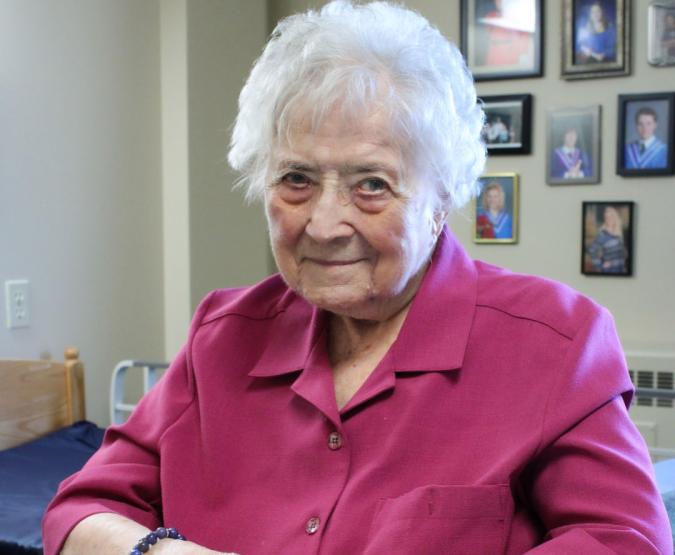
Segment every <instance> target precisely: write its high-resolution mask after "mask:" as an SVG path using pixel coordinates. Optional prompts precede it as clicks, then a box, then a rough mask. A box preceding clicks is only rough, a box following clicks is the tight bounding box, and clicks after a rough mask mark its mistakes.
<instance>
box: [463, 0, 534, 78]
mask: <svg viewBox="0 0 675 555" xmlns="http://www.w3.org/2000/svg"><path fill="white" fill-rule="evenodd" d="M460 6H461V14H462V26H461V44H462V51H463V53H464V56H465V57H466V61H467V64H468V66H469V69H470V70H471V72H472V73H473V75H474V78H475V79H476V81H488V80H493V79H516V78H520V77H538V76H541V75H542V54H541V53H542V31H541V30H542V19H543V6H544V2H543V0H461V4H460Z"/></svg>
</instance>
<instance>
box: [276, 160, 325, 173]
mask: <svg viewBox="0 0 675 555" xmlns="http://www.w3.org/2000/svg"><path fill="white" fill-rule="evenodd" d="M277 168H278V169H289V170H294V171H298V172H316V171H318V168H317V167H316V166H312V165H310V164H308V163H306V162H298V161H297V160H280V161H279V163H278V164H277Z"/></svg>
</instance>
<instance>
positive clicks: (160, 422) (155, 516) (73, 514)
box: [42, 301, 208, 555]
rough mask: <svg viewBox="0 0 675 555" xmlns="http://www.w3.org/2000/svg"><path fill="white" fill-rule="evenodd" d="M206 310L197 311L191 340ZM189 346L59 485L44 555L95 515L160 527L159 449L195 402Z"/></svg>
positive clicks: (45, 529) (47, 521) (45, 530)
mask: <svg viewBox="0 0 675 555" xmlns="http://www.w3.org/2000/svg"><path fill="white" fill-rule="evenodd" d="M207 304H208V303H207V301H204V302H203V303H202V305H201V306H200V308H199V309H198V310H197V315H196V316H195V319H194V321H193V324H192V327H191V333H190V335H191V336H192V335H193V334H194V331H195V329H196V327H197V325H198V322H199V320H200V319H199V314H200V312H202V310H203V306H204V305H207ZM189 345H190V340H188V346H187V347H185V348H183V349H181V351H180V352H179V353H178V355H177V356H176V357H175V359H174V361H173V362H172V364H171V366H170V367H169V369H168V370H167V372H166V374H165V375H164V376H163V377H162V379H161V380H159V382H158V383H157V384H156V385H155V387H153V389H152V390H151V391H150V392H149V393H148V394H147V395H145V397H143V399H142V400H141V402H140V403H139V404H138V407H137V408H136V409H135V410H134V412H133V413H132V415H131V416H130V417H129V419H128V420H127V422H126V423H124V424H122V425H120V426H111V427H109V428H108V429H107V431H106V434H105V436H104V439H103V444H102V446H101V448H100V449H99V450H98V451H97V452H96V453H95V454H94V455H93V456H92V457H91V459H89V461H88V462H87V464H86V465H85V466H84V467H83V468H82V469H81V470H80V471H79V472H77V473H76V474H73V475H72V476H70V477H69V478H67V479H66V480H64V481H63V482H62V483H61V485H60V486H59V489H58V492H57V494H56V496H55V497H54V499H53V500H52V501H51V503H50V504H49V507H48V508H47V511H46V513H45V516H44V519H43V522H42V535H43V544H44V553H45V555H57V554H58V553H59V551H60V550H61V548H62V547H63V543H64V542H65V540H66V537H67V536H68V534H69V533H70V531H71V530H72V529H73V528H74V527H75V525H76V524H77V523H78V522H80V521H81V520H82V519H84V518H86V517H87V516H90V515H93V514H96V513H108V512H112V513H117V514H119V515H122V516H125V517H127V518H129V519H131V520H134V521H136V522H138V523H139V524H142V525H143V526H146V527H147V528H150V529H153V528H155V527H157V526H159V525H160V524H161V522H162V506H161V491H160V454H159V453H160V448H159V447H160V443H161V440H162V437H163V436H164V434H165V433H166V431H167V430H168V429H169V428H170V427H171V426H173V425H174V424H175V423H176V422H177V421H178V420H179V419H180V418H181V416H182V415H183V414H184V413H185V412H186V410H187V409H188V408H189V407H190V405H191V403H192V401H193V398H194V383H193V377H192V373H191V371H190V368H191V364H190V356H189Z"/></svg>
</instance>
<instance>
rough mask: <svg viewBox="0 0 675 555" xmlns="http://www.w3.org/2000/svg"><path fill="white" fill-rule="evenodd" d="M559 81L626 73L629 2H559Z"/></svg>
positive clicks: (627, 71) (575, 0)
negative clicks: (560, 4) (560, 46)
mask: <svg viewBox="0 0 675 555" xmlns="http://www.w3.org/2000/svg"><path fill="white" fill-rule="evenodd" d="M563 2H564V18H563V21H564V23H563V24H564V30H563V47H562V56H563V59H562V66H561V67H562V77H563V79H588V78H594V77H616V76H617V75H628V74H629V73H630V40H629V38H630V13H631V11H630V0H563Z"/></svg>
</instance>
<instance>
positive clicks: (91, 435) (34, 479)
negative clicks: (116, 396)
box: [0, 421, 104, 555]
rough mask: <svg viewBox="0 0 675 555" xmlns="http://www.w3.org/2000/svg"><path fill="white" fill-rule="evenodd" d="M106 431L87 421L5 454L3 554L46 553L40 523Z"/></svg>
mask: <svg viewBox="0 0 675 555" xmlns="http://www.w3.org/2000/svg"><path fill="white" fill-rule="evenodd" d="M103 432H104V430H102V429H101V428H98V427H97V426H96V425H94V424H92V423H91V422H86V421H82V422H77V423H75V424H73V425H72V426H69V427H67V428H63V429H61V430H59V431H57V432H54V433H51V434H49V435H47V436H45V437H43V438H40V439H37V440H35V441H31V442H29V443H26V444H24V445H20V446H18V447H14V448H13V449H7V450H5V451H1V452H0V555H41V554H42V536H41V529H40V526H41V522H42V515H43V514H44V512H45V509H46V508H47V505H48V504H49V501H51V499H52V497H54V494H55V493H56V489H57V487H58V485H59V483H60V482H61V481H62V480H63V479H64V478H66V477H67V476H70V475H71V474H73V473H74V472H76V471H77V470H79V469H80V468H82V466H83V465H84V463H85V462H87V460H88V459H89V457H91V456H92V455H93V454H94V452H95V451H96V450H97V449H98V448H99V447H100V445H101V441H102V440H103Z"/></svg>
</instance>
